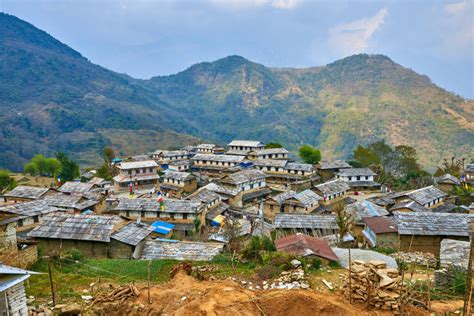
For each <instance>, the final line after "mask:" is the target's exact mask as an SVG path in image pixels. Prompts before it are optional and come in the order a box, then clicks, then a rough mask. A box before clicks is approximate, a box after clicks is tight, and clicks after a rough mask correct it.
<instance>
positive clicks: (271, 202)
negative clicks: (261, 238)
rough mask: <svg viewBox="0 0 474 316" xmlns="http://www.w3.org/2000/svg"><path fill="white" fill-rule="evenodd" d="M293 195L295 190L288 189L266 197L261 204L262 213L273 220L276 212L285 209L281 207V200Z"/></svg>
mask: <svg viewBox="0 0 474 316" xmlns="http://www.w3.org/2000/svg"><path fill="white" fill-rule="evenodd" d="M295 195H296V192H295V191H293V190H288V191H285V192H283V193H280V194H277V195H274V196H270V197H269V198H268V199H266V200H265V202H264V204H263V213H264V216H265V218H268V219H270V220H273V219H274V218H275V215H276V214H278V213H284V212H285V210H284V209H283V202H285V201H286V200H287V199H289V198H291V197H293V196H295Z"/></svg>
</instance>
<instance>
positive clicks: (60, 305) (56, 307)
mask: <svg viewBox="0 0 474 316" xmlns="http://www.w3.org/2000/svg"><path fill="white" fill-rule="evenodd" d="M65 306H66V304H56V305H54V307H53V309H61V308H63V307H65Z"/></svg>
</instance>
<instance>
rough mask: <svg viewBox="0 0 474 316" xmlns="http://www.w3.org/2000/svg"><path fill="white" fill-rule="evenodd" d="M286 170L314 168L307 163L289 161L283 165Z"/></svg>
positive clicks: (307, 170)
mask: <svg viewBox="0 0 474 316" xmlns="http://www.w3.org/2000/svg"><path fill="white" fill-rule="evenodd" d="M285 169H286V170H297V171H306V172H311V171H313V170H314V167H313V165H310V164H307V163H297V162H289V163H287V164H286V166H285Z"/></svg>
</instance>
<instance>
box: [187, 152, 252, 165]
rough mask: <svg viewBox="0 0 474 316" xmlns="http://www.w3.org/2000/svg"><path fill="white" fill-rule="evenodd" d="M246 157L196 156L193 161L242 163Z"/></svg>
mask: <svg viewBox="0 0 474 316" xmlns="http://www.w3.org/2000/svg"><path fill="white" fill-rule="evenodd" d="M244 159H245V157H242V156H233V155H209V154H196V155H194V157H192V158H191V160H193V161H198V160H203V161H217V162H235V163H240V162H242V161H244Z"/></svg>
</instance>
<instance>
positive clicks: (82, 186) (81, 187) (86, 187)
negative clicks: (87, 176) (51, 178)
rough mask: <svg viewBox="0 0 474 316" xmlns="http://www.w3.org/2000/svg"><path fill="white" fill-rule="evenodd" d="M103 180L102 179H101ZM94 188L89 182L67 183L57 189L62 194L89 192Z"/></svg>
mask: <svg viewBox="0 0 474 316" xmlns="http://www.w3.org/2000/svg"><path fill="white" fill-rule="evenodd" d="M101 180H103V179H101ZM93 187H94V183H91V182H76V181H68V182H66V183H64V184H63V185H61V186H60V187H59V189H58V190H59V191H61V192H64V193H71V192H77V193H84V192H88V191H90V190H91V189H92V188H93Z"/></svg>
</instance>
